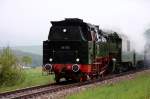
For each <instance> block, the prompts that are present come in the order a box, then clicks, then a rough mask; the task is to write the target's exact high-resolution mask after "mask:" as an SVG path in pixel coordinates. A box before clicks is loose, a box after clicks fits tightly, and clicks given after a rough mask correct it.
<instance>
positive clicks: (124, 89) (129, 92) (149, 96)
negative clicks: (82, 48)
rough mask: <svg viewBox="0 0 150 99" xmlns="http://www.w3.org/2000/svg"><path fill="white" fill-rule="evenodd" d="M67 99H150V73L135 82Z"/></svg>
mask: <svg viewBox="0 0 150 99" xmlns="http://www.w3.org/2000/svg"><path fill="white" fill-rule="evenodd" d="M66 99H150V73H145V74H141V75H139V76H137V77H136V78H135V79H133V80H127V81H121V82H118V83H116V84H109V85H106V86H98V87H95V88H88V89H87V90H86V91H81V92H80V93H76V94H73V95H71V96H68V97H66Z"/></svg>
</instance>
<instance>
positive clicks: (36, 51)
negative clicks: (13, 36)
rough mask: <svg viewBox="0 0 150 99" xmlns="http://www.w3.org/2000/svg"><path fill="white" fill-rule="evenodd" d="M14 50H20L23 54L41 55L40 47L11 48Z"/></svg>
mask: <svg viewBox="0 0 150 99" xmlns="http://www.w3.org/2000/svg"><path fill="white" fill-rule="evenodd" d="M12 49H14V50H20V51H23V52H28V53H32V54H36V55H42V45H33V46H15V47H12Z"/></svg>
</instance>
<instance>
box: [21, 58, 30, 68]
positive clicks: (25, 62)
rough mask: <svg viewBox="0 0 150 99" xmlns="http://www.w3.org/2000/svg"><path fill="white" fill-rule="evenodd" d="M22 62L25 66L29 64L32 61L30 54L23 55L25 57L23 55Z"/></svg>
mask: <svg viewBox="0 0 150 99" xmlns="http://www.w3.org/2000/svg"><path fill="white" fill-rule="evenodd" d="M22 63H23V64H24V65H25V66H28V65H29V64H31V63H32V58H31V57H29V56H23V57H22Z"/></svg>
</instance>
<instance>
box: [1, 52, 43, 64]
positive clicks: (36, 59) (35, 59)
mask: <svg viewBox="0 0 150 99" xmlns="http://www.w3.org/2000/svg"><path fill="white" fill-rule="evenodd" d="M0 52H2V49H0ZM13 53H14V54H15V55H16V56H18V57H22V56H30V57H31V58H32V64H31V66H33V67H36V66H41V65H42V55H38V54H34V53H30V52H24V51H21V50H14V49H13Z"/></svg>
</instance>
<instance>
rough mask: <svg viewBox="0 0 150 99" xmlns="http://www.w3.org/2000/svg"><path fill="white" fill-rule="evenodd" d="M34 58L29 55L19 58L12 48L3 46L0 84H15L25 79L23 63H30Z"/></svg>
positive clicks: (0, 59)
mask: <svg viewBox="0 0 150 99" xmlns="http://www.w3.org/2000/svg"><path fill="white" fill-rule="evenodd" d="M30 63H32V59H31V58H30V57H28V56H24V57H22V58H18V57H17V56H16V55H15V54H14V53H13V52H12V50H11V49H10V48H9V47H7V48H3V50H2V52H1V53H0V86H3V85H7V86H8V85H14V84H16V83H19V82H21V81H23V80H24V71H23V68H22V65H21V64H25V65H27V64H30Z"/></svg>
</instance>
